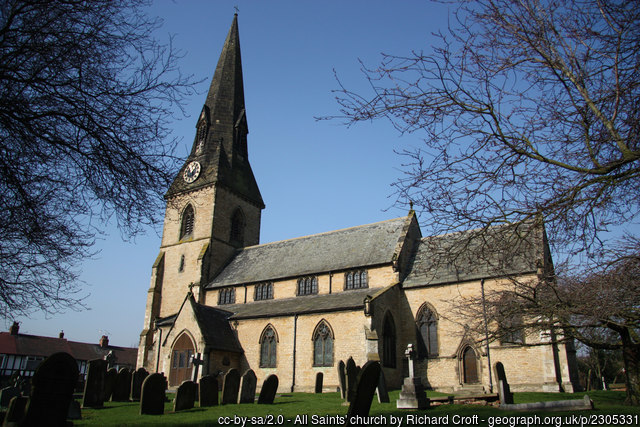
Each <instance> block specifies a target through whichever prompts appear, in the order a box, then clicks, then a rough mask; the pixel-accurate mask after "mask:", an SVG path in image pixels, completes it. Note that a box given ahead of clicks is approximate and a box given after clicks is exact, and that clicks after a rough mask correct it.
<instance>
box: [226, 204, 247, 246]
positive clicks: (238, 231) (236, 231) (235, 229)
mask: <svg viewBox="0 0 640 427" xmlns="http://www.w3.org/2000/svg"><path fill="white" fill-rule="evenodd" d="M244 226H245V221H244V214H243V213H242V209H240V208H238V209H236V210H235V212H234V213H233V216H232V217H231V236H230V239H229V240H230V241H231V243H233V244H236V245H240V246H243V245H244Z"/></svg>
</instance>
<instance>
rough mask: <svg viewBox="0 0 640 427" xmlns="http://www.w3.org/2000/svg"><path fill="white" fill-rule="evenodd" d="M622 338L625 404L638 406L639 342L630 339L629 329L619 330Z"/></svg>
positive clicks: (639, 390) (639, 391) (639, 375)
mask: <svg viewBox="0 0 640 427" xmlns="http://www.w3.org/2000/svg"><path fill="white" fill-rule="evenodd" d="M620 337H621V338H622V359H623V360H624V376H625V384H626V386H627V398H626V399H625V404H627V405H635V406H640V344H636V343H634V342H633V340H632V339H631V336H630V334H629V329H627V328H624V329H623V330H622V331H620Z"/></svg>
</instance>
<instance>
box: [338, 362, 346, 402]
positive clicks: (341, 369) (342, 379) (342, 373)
mask: <svg viewBox="0 0 640 427" xmlns="http://www.w3.org/2000/svg"><path fill="white" fill-rule="evenodd" d="M338 381H339V383H340V398H341V399H346V398H347V374H346V367H345V364H344V362H343V361H342V360H341V361H340V362H338Z"/></svg>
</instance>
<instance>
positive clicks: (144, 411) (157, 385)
mask: <svg viewBox="0 0 640 427" xmlns="http://www.w3.org/2000/svg"><path fill="white" fill-rule="evenodd" d="M166 384H167V383H166V380H165V377H164V375H162V374H158V373H155V374H151V375H149V376H148V377H147V378H145V380H144V381H143V382H142V393H141V395H140V414H141V415H162V414H164V401H165V390H166Z"/></svg>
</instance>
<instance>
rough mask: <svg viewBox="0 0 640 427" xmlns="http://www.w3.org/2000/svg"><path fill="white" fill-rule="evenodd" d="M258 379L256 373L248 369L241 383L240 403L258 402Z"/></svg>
mask: <svg viewBox="0 0 640 427" xmlns="http://www.w3.org/2000/svg"><path fill="white" fill-rule="evenodd" d="M257 381H258V379H257V378H256V374H255V372H253V370H251V369H248V370H247V372H245V373H244V374H243V375H242V380H241V381H240V396H239V397H238V403H254V402H255V401H256V382H257Z"/></svg>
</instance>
